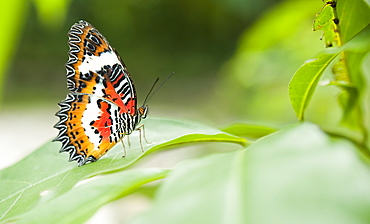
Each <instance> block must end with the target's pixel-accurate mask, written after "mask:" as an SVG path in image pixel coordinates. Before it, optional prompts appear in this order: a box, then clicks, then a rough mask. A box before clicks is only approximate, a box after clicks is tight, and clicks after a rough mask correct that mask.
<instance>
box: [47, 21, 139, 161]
mask: <svg viewBox="0 0 370 224" xmlns="http://www.w3.org/2000/svg"><path fill="white" fill-rule="evenodd" d="M68 35H69V41H68V44H69V46H70V50H69V60H68V62H67V64H66V69H67V87H68V89H69V90H70V91H71V93H69V94H68V95H67V98H66V99H65V100H63V101H62V102H60V103H59V106H60V110H59V112H57V114H56V115H57V116H58V117H59V119H60V120H59V122H58V123H57V124H56V125H55V128H57V129H58V130H59V134H58V136H57V137H56V138H55V139H54V141H60V142H61V143H62V149H61V150H60V151H61V152H64V151H67V152H69V153H70V161H72V160H76V161H77V162H78V163H79V165H80V166H81V165H84V164H85V163H89V162H94V161H96V160H97V159H99V158H100V157H101V156H103V155H104V154H105V153H106V152H107V151H108V150H109V149H110V148H112V147H113V146H114V145H115V144H116V143H117V142H118V141H120V140H121V139H122V138H123V136H124V135H125V134H126V133H127V126H128V125H129V124H128V123H129V122H131V123H132V117H133V116H134V115H135V113H136V94H135V89H134V86H133V83H132V80H131V78H130V75H129V73H128V71H127V69H126V67H125V66H124V63H123V62H122V60H121V58H120V57H119V55H118V54H117V53H116V51H115V50H114V49H113V48H112V47H111V46H110V45H109V43H108V41H107V40H106V39H105V38H104V36H103V35H101V34H100V33H99V31H98V30H96V29H95V28H94V27H93V26H92V25H90V24H89V23H87V22H85V21H80V22H78V23H76V24H74V25H73V26H72V28H71V30H70V32H69V33H68Z"/></svg>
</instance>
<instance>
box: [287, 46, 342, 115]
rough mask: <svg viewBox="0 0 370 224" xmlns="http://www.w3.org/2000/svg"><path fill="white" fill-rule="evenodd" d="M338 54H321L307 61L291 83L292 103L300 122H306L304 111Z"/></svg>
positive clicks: (290, 94)
mask: <svg viewBox="0 0 370 224" xmlns="http://www.w3.org/2000/svg"><path fill="white" fill-rule="evenodd" d="M336 56H337V54H327V53H322V54H319V55H318V56H317V57H316V58H315V59H312V60H309V61H306V62H305V64H303V65H302V66H301V67H300V68H299V69H298V70H297V72H296V73H295V74H294V76H293V78H292V80H291V81H290V83H289V96H290V102H291V104H292V107H293V109H294V112H295V113H296V115H297V117H298V119H299V120H304V111H305V109H306V107H307V105H308V103H309V102H310V99H311V97H312V94H313V93H314V91H315V89H316V86H317V84H318V83H319V80H320V78H321V76H322V75H323V73H324V72H325V70H326V69H327V68H328V66H329V64H330V63H331V62H332V61H333V59H334V58H335V57H336Z"/></svg>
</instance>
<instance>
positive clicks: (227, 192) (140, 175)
mask: <svg viewBox="0 0 370 224" xmlns="http://www.w3.org/2000/svg"><path fill="white" fill-rule="evenodd" d="M318 2H319V3H321V4H322V6H321V7H322V8H321V11H320V7H318V8H315V10H316V11H317V12H318V11H320V12H319V13H318V14H317V15H316V18H315V21H314V23H313V27H314V30H320V31H319V32H324V34H323V38H324V43H325V44H324V45H325V46H326V47H327V49H324V50H321V52H320V53H317V52H316V53H312V54H316V56H315V57H314V58H313V59H310V60H307V61H306V62H305V63H304V64H303V65H302V66H301V67H299V68H298V70H297V71H296V72H295V74H294V75H293V77H292V78H291V81H290V83H289V96H290V100H291V105H292V108H293V111H294V112H295V114H296V117H297V118H298V120H299V122H294V123H293V124H291V125H288V126H285V127H283V128H281V129H279V130H277V129H275V128H271V126H274V125H275V124H273V123H274V122H271V124H270V125H268V126H269V127H268V126H267V125H266V126H264V125H256V124H247V123H242V122H235V123H234V124H231V125H229V126H227V127H224V128H223V129H222V130H223V131H220V130H218V129H215V128H211V127H207V126H204V125H200V124H195V123H192V122H187V121H179V120H171V119H160V118H149V119H147V120H146V121H145V127H146V132H147V137H148V140H149V141H151V142H152V143H151V144H148V145H145V146H144V151H145V152H144V153H142V152H141V149H140V144H139V143H138V142H137V143H134V142H135V141H134V140H131V142H133V143H134V144H133V145H132V146H131V147H130V149H129V150H128V155H127V157H126V158H124V159H122V158H121V155H122V153H123V152H122V151H123V149H122V147H121V146H117V147H115V148H114V149H112V150H111V151H109V152H108V154H107V155H106V156H104V157H103V158H102V159H100V160H99V161H97V162H95V163H92V164H88V165H84V166H82V167H77V166H76V164H75V163H67V162H66V161H65V160H62V159H60V157H61V155H60V154H58V152H57V151H58V150H57V148H58V145H57V144H52V143H47V144H45V145H44V146H43V147H41V148H39V149H38V150H36V151H35V152H33V153H32V154H30V155H29V156H28V157H26V158H25V159H23V160H22V161H20V162H19V163H17V164H15V165H13V166H11V167H8V168H6V169H4V170H2V171H0V185H1V189H2V191H1V192H0V222H9V221H17V220H19V222H21V223H82V222H85V221H86V220H88V219H89V218H90V217H91V216H92V215H93V214H94V213H95V212H96V211H97V210H98V209H99V208H100V207H101V206H103V205H105V204H107V203H110V202H112V201H115V200H117V199H119V198H123V197H125V196H126V195H128V194H131V193H137V194H138V193H140V192H144V190H143V189H144V188H142V187H141V186H142V185H144V184H146V183H151V182H153V181H157V180H159V182H156V183H157V184H158V187H157V188H154V191H153V192H154V193H153V194H154V198H152V199H151V200H152V201H153V203H152V206H151V208H150V209H149V210H148V211H147V212H143V213H141V214H138V215H137V216H136V217H134V218H133V219H132V220H131V222H130V223H135V224H136V223H137V224H140V223H343V224H344V223H368V222H369V220H370V213H369V208H370V200H369V197H367V195H369V193H370V192H369V189H370V188H369V185H370V172H369V171H370V170H369V162H370V151H369V142H368V141H369V137H368V130H369V127H368V126H369V124H370V120H369V119H370V117H369V109H370V107H369V103H368V100H369V93H370V91H369V87H368V80H369V79H368V78H367V77H368V76H369V74H370V67H369V64H370V63H369V59H370V58H369V54H368V53H369V51H370V25H369V24H370V17H369V16H368V15H370V7H369V5H370V3H369V2H368V1H365V0H336V1H325V2H324V3H322V2H320V1H318ZM315 4H317V3H315ZM310 7H311V5H309V7H308V6H307V1H295V0H291V1H285V2H283V3H282V4H281V5H279V6H277V7H276V8H275V9H273V10H271V11H270V14H267V15H265V16H264V17H263V19H261V20H260V21H258V22H256V24H257V25H255V26H254V27H252V28H251V29H250V30H248V31H246V32H245V34H244V35H243V37H242V39H241V43H240V48H239V49H238V51H237V52H236V54H235V56H234V57H233V58H232V59H230V61H229V62H228V63H227V64H226V66H225V67H224V69H223V72H229V73H230V75H229V76H228V77H227V78H225V79H224V80H223V81H224V82H222V83H223V84H226V87H224V89H221V90H220V91H222V92H224V93H226V94H225V96H224V97H225V98H224V99H222V98H218V104H217V105H218V106H219V105H220V102H225V105H223V108H225V110H227V109H228V108H231V109H233V110H237V111H238V112H240V113H239V114H238V113H235V115H239V116H241V117H243V115H241V114H244V113H243V111H245V110H246V109H245V108H244V107H247V106H246V105H248V103H252V104H253V100H252V101H248V100H249V99H246V97H244V95H241V92H243V89H246V88H252V89H253V87H254V86H253V84H254V83H253V82H255V83H256V82H260V83H263V82H264V80H263V79H262V78H261V77H266V76H271V74H273V72H276V71H277V70H276V71H274V70H273V68H279V67H278V66H280V68H281V70H280V71H284V72H282V73H281V74H284V75H286V74H288V75H289V76H292V74H293V72H291V73H289V72H288V71H289V70H290V69H291V68H282V65H285V63H291V62H292V63H293V64H295V63H297V62H296V58H295V57H296V56H297V58H302V55H303V54H305V55H306V54H308V53H307V52H311V51H312V50H315V51H316V50H317V48H316V47H312V49H309V50H307V51H306V50H302V49H301V48H302V47H303V45H301V43H299V42H300V41H301V42H305V41H307V40H308V39H309V38H308V36H305V35H302V33H300V32H301V31H302V30H303V29H302V27H305V26H301V24H302V21H306V20H307V18H308V17H309V15H311V16H312V18H313V17H314V15H313V14H312V11H313V9H312V8H310ZM301 9H307V10H301ZM290 13H291V15H292V17H289V16H287V15H289V14H290ZM279 16H280V17H279ZM282 27H289V28H290V29H283V30H279V29H281V28H282ZM298 27H299V28H298ZM274 29H276V30H274ZM268 31H270V35H268V34H269V32H268ZM275 31H276V32H275ZM284 31H285V32H284ZM304 32H305V33H306V32H307V31H304ZM274 34H276V35H274ZM303 36H304V37H303ZM260 37H263V38H260ZM299 37H302V38H301V39H299ZM310 37H312V36H310ZM258 38H260V39H258ZM253 40H255V41H259V44H258V45H257V46H255V45H254V42H253ZM309 41H312V42H313V40H309ZM317 41H318V40H317ZM310 43H311V42H310ZM291 45H293V47H292V46H291ZM298 46H299V47H298ZM287 47H290V51H291V54H290V55H288V57H289V58H288V59H286V58H284V56H287V54H286V55H284V54H283V53H282V52H284V49H287ZM310 47H311V45H308V46H306V48H310ZM294 51H295V52H294ZM301 51H302V52H303V51H304V52H305V53H302V52H301ZM317 51H318V50H317ZM301 53H302V54H301ZM256 55H257V56H258V57H257V58H254V56H256ZM307 57H309V56H307ZM311 57H312V55H311ZM276 58H278V60H279V62H280V61H281V62H282V65H281V64H279V63H276V64H274V65H273V66H272V67H269V68H267V67H266V68H265V67H263V62H267V61H268V62H274V60H277V59H276ZM284 60H285V61H286V62H284ZM244 63H247V64H244ZM274 66H275V67H274ZM297 67H298V66H297ZM297 67H296V69H297ZM249 68H251V70H252V72H251V71H248V69H249ZM261 69H262V70H264V69H266V70H264V71H265V72H266V73H263V74H261V77H260V76H258V75H257V73H258V72H259V71H261ZM269 78H270V80H268V81H267V82H269V85H266V86H264V87H265V88H264V89H261V90H256V91H255V92H252V93H253V94H252V96H251V97H252V98H254V101H255V102H256V101H258V100H257V99H261V96H257V95H258V94H257V93H259V92H264V91H271V93H274V92H273V90H274V88H273V87H274V85H271V83H273V82H274V80H275V78H276V77H275V78H273V77H269ZM279 78H280V76H279ZM283 78H284V77H283ZM323 79H329V81H328V80H323ZM280 81H281V80H279V82H280ZM233 83H237V85H236V86H235V87H234V85H232V87H231V88H230V86H229V87H227V86H228V85H231V84H233ZM287 84H288V82H286V83H285V88H286V86H287ZM320 84H321V85H320ZM331 87H337V90H336V91H337V93H338V97H337V99H338V102H337V105H338V106H337V110H340V111H341V117H342V118H341V119H338V120H337V121H336V122H332V123H330V125H327V123H320V122H318V120H315V117H330V116H332V111H331V110H330V109H331V108H330V107H328V105H331V104H329V102H328V103H325V101H324V100H325V99H327V98H328V97H321V96H323V93H319V94H318V93H317V92H319V90H320V88H331ZM240 90H241V91H240ZM233 91H234V92H233ZM232 94H236V96H238V97H239V98H238V99H236V100H235V101H230V100H229V99H233V98H236V97H235V95H232ZM279 94H281V92H279ZM233 96H234V97H233ZM263 96H266V95H263ZM318 96H319V97H318ZM273 97H274V95H271V98H265V99H264V100H263V101H259V104H262V106H260V107H256V108H257V109H258V110H259V111H257V112H254V113H251V114H249V115H252V117H253V116H257V115H258V116H263V113H261V111H268V110H269V107H268V106H267V107H266V105H272V104H279V106H281V108H284V106H285V104H284V102H283V101H277V102H276V101H274V99H275V98H273ZM277 98H278V96H277ZM271 99H273V100H271ZM318 100H319V104H317V102H316V105H315V104H314V103H315V101H318ZM244 101H245V102H244ZM331 101H333V99H331ZM235 102H241V103H240V104H237V105H235V106H234V105H232V106H230V105H227V104H228V103H233V104H235ZM261 102H263V103H261ZM323 102H324V103H323ZM281 104H283V105H281ZM327 104H328V105H327ZM255 105H257V104H253V106H255ZM310 108H314V109H313V110H310ZM322 108H324V109H322ZM261 109H263V110H261ZM225 110H219V111H222V112H224V113H225ZM281 110H282V111H285V108H284V109H281ZM272 111H273V112H275V111H274V110H272ZM322 111H324V112H325V113H323V112H322ZM278 116H280V122H279V123H284V122H285V121H286V120H289V119H290V118H289V115H286V113H285V112H281V111H280V113H279V114H278V115H277V116H276V117H275V118H279V117H278ZM272 120H273V119H272ZM162 130H163V131H162ZM238 136H242V137H244V138H242V137H238ZM136 138H137V136H133V139H136ZM246 138H247V139H249V140H250V142H248V141H247V140H245V139H246ZM200 142H224V143H237V144H239V145H242V146H243V149H242V150H239V149H240V147H238V146H233V145H231V144H228V145H226V144H218V143H213V144H209V145H201V146H200V148H201V149H204V150H202V151H204V154H203V156H201V157H196V158H193V159H191V160H187V161H183V162H180V163H179V164H177V165H176V166H175V167H173V168H171V169H157V168H141V169H130V168H131V166H132V164H134V163H135V162H137V161H139V160H140V159H141V158H142V157H146V156H148V155H149V154H152V153H156V152H159V151H161V150H163V149H167V150H168V149H172V148H177V147H179V146H183V145H187V144H189V143H192V144H195V143H200ZM247 143H248V146H247ZM219 145H220V146H219ZM217 147H222V148H225V149H226V150H223V151H222V152H219V151H218V150H217V149H216V148H217ZM119 148H120V149H121V150H117V149H119ZM232 149H234V150H232ZM65 157H67V155H66V154H65Z"/></svg>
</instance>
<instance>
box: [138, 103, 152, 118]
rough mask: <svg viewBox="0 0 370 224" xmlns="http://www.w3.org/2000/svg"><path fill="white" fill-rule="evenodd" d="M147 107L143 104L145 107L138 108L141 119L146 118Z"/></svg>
mask: <svg viewBox="0 0 370 224" xmlns="http://www.w3.org/2000/svg"><path fill="white" fill-rule="evenodd" d="M148 109H149V108H148V107H147V106H145V107H140V108H139V109H138V112H139V114H140V116H141V118H142V119H145V118H146V116H147V115H148Z"/></svg>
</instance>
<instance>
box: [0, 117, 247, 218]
mask: <svg viewBox="0 0 370 224" xmlns="http://www.w3.org/2000/svg"><path fill="white" fill-rule="evenodd" d="M144 124H145V131H146V137H147V139H148V141H150V142H152V143H151V144H147V145H144V150H145V152H144V153H142V152H141V147H140V144H139V136H138V133H133V134H132V135H131V147H130V148H128V150H127V156H126V157H125V158H122V155H123V148H122V146H121V145H120V144H117V146H116V147H114V148H113V149H111V150H110V151H109V152H108V153H107V155H105V156H104V157H103V158H101V159H100V160H99V161H97V162H95V163H92V164H87V165H84V166H82V167H77V164H76V163H75V162H72V163H69V162H67V160H68V159H67V158H68V154H67V153H63V154H59V153H58V151H59V149H60V144H58V143H47V144H45V145H44V146H42V147H41V148H39V149H38V150H36V151H35V152H33V153H32V154H30V155H29V156H27V157H26V158H24V159H23V160H22V161H20V162H18V163H17V164H15V165H13V166H11V167H9V168H6V169H4V170H2V171H0V186H1V187H0V188H1V191H0V222H1V221H8V220H14V219H17V218H20V217H19V216H21V215H22V214H23V213H24V212H27V211H29V210H30V209H32V208H33V207H34V206H35V204H37V203H39V202H40V201H43V200H45V197H43V196H42V192H45V191H48V192H51V193H49V194H48V195H49V196H47V197H48V199H49V197H56V196H58V195H60V194H62V193H65V192H66V191H68V190H70V189H71V188H72V187H73V186H74V185H75V184H76V183H78V182H79V181H81V180H84V179H86V178H89V177H92V176H96V175H98V174H102V173H108V172H114V171H118V170H122V169H124V168H125V167H127V166H129V165H131V164H132V163H134V162H135V161H137V160H138V159H139V158H141V157H143V156H145V155H147V154H149V153H152V152H154V151H157V150H160V149H163V148H168V147H171V146H177V145H183V144H188V143H195V142H204V141H219V142H231V143H239V144H245V142H246V141H245V140H244V139H243V138H239V137H236V136H233V135H230V134H226V133H224V132H221V131H220V130H217V129H214V128H210V127H207V126H203V125H199V124H195V123H191V122H185V121H177V120H171V119H159V118H149V119H146V120H145V121H144ZM9 150H11V149H9Z"/></svg>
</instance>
